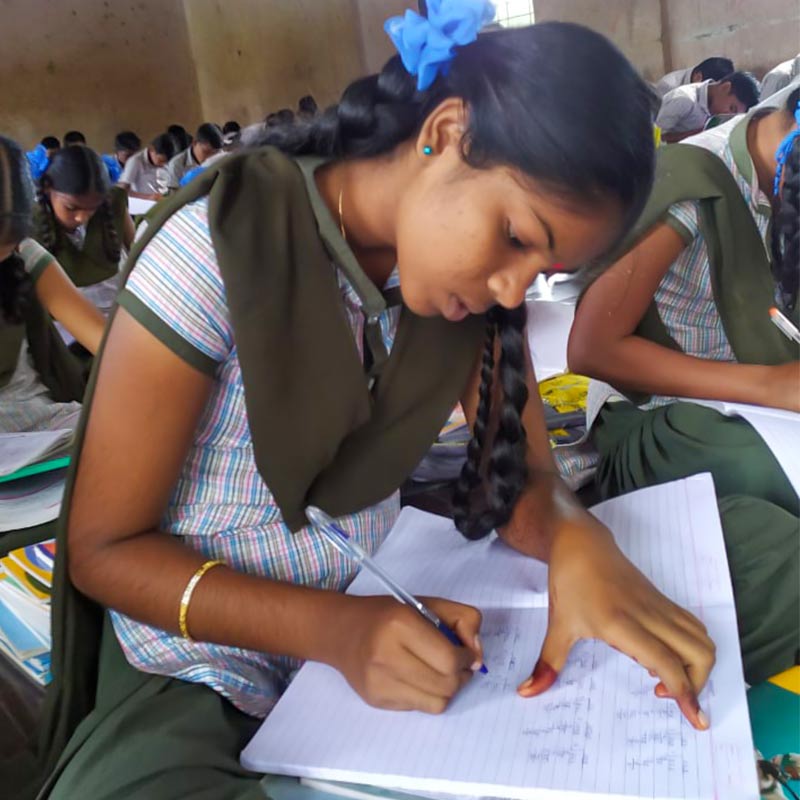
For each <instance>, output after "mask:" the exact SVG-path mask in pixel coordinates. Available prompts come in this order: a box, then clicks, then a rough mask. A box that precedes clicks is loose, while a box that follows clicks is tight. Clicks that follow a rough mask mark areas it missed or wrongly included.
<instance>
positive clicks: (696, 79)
mask: <svg viewBox="0 0 800 800" xmlns="http://www.w3.org/2000/svg"><path fill="white" fill-rule="evenodd" d="M734 69H735V67H734V66H733V61H731V60H730V59H729V58H724V57H723V56H712V57H711V58H706V59H704V60H703V61H701V62H700V63H699V64H698V65H697V66H696V67H689V68H688V69H676V70H675V71H674V72H668V73H667V74H666V75H665V76H664V77H663V78H661V79H660V80H659V81H657V82H656V83H655V85H654V86H653V88H654V89H655V90H656V93H657V94H658V96H659V97H664V95H665V94H667V93H668V92H671V91H672V90H673V89H677V88H678V87H679V86H686V85H687V84H689V83H703V81H720V80H722V79H723V78H724V77H726V76H727V75H730V74H731V73H732V72H733V71H734Z"/></svg>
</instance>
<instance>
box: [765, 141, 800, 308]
mask: <svg viewBox="0 0 800 800" xmlns="http://www.w3.org/2000/svg"><path fill="white" fill-rule="evenodd" d="M783 174H784V178H783V189H782V191H781V196H780V204H779V206H778V210H777V211H776V212H775V214H774V216H773V220H772V242H771V245H772V271H773V276H774V278H775V281H776V282H777V284H778V293H779V298H780V302H781V305H782V306H783V307H784V308H785V309H786V310H787V311H792V310H794V307H795V305H796V304H797V294H798V289H800V137H797V138H796V139H795V140H794V143H793V145H792V149H791V151H790V153H789V157H788V158H787V159H786V163H785V165H784V168H783Z"/></svg>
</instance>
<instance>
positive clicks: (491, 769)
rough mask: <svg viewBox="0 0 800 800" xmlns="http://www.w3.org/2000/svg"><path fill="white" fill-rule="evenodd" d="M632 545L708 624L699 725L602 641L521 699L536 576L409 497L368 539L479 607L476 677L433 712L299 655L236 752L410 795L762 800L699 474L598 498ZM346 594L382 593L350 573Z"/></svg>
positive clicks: (541, 627)
mask: <svg viewBox="0 0 800 800" xmlns="http://www.w3.org/2000/svg"><path fill="white" fill-rule="evenodd" d="M593 511H594V513H595V514H596V515H597V516H598V517H599V518H600V519H601V520H603V521H604V522H605V523H606V524H607V525H608V526H609V527H610V528H611V530H612V531H614V533H615V536H616V537H617V540H618V542H619V544H620V546H621V548H622V549H623V550H624V551H625V552H626V554H627V555H628V557H629V558H631V560H632V561H633V562H634V563H635V564H636V565H637V566H638V567H639V568H640V569H641V570H642V571H643V572H644V573H645V574H646V575H648V576H649V577H650V579H651V580H652V581H653V582H654V583H655V584H656V585H657V586H658V587H659V588H660V589H661V590H662V591H663V592H664V593H665V594H667V595H668V596H669V597H671V598H672V599H673V600H675V601H676V602H677V603H679V604H681V605H682V606H684V607H686V608H689V609H690V610H691V611H692V612H693V613H694V614H696V615H697V616H698V617H699V618H700V619H701V620H702V621H703V622H704V623H705V625H706V626H707V628H708V630H709V632H710V634H711V636H712V638H713V639H714V640H715V642H716V645H717V664H716V666H715V668H714V670H713V672H712V675H711V679H710V681H709V683H708V685H707V687H706V689H705V690H704V692H703V694H702V695H701V704H702V706H703V708H704V709H705V710H706V712H707V713H708V715H709V717H710V719H711V730H710V731H707V732H697V731H695V730H694V729H693V728H692V727H691V726H690V725H689V724H688V723H687V722H685V720H684V719H683V718H682V717H681V715H680V714H679V712H678V709H677V707H676V705H675V704H674V703H673V702H672V701H665V700H659V699H657V698H656V697H654V695H653V687H654V685H655V683H656V680H655V679H653V678H651V677H650V676H649V675H648V673H647V671H646V670H644V669H642V668H641V667H639V666H638V665H637V664H635V663H634V662H633V661H631V660H630V659H628V658H627V657H625V656H623V655H622V654H621V653H618V652H617V651H615V650H613V649H611V648H610V647H608V646H606V645H605V644H603V643H601V642H597V641H584V642H581V643H579V644H578V645H577V646H575V647H574V648H573V650H572V653H571V656H570V659H569V661H568V663H567V665H566V668H565V669H564V670H563V672H562V674H561V676H560V678H559V680H558V682H557V684H556V685H555V686H554V687H553V688H552V689H551V690H549V691H548V692H546V693H545V694H543V695H542V696H540V697H538V698H534V699H527V700H526V699H522V698H520V697H518V696H517V694H516V692H515V688H516V686H517V685H518V684H519V683H520V682H521V681H522V680H523V679H524V678H525V677H527V675H528V674H529V673H530V670H531V668H532V666H533V664H534V662H535V660H536V658H537V656H538V653H539V649H540V647H541V643H542V640H543V637H544V633H545V629H546V623H547V573H546V568H545V567H544V565H542V564H541V563H539V562H536V561H533V560H531V559H528V558H525V557H524V556H521V555H519V554H517V553H516V552H514V551H512V550H511V549H510V548H508V547H506V546H505V545H504V544H503V543H502V542H501V541H500V540H499V539H497V537H495V536H492V537H489V538H487V539H485V540H483V541H480V542H466V541H465V540H464V539H463V538H462V537H461V536H460V535H459V534H458V533H457V532H456V531H455V529H454V528H453V527H452V523H451V522H450V520H447V519H445V518H442V517H437V516H434V515H431V514H426V513H424V512H421V511H418V510H417V509H412V508H406V509H404V510H403V512H402V514H401V515H400V519H399V520H398V522H397V524H396V526H395V528H394V529H393V531H392V533H391V534H390V535H389V537H388V539H387V540H386V542H385V543H384V545H383V546H382V547H381V549H380V551H379V553H378V556H377V558H378V560H379V561H380V563H381V564H382V565H383V566H384V567H385V568H386V569H387V570H389V571H390V572H391V574H392V575H393V577H395V578H396V579H397V580H398V581H400V582H401V583H403V584H404V585H405V586H406V588H408V589H409V590H411V591H412V592H414V593H417V594H423V595H425V594H427V595H440V596H444V597H450V598H452V599H455V600H460V601H462V602H467V603H472V604H474V605H476V606H477V607H478V608H480V609H481V610H482V612H483V615H484V617H483V626H482V629H481V636H482V640H483V645H484V651H485V656H486V663H487V666H488V668H489V674H488V675H485V676H484V675H476V676H475V677H474V678H473V680H472V681H471V683H470V684H469V685H468V686H467V687H466V688H465V689H464V690H462V691H461V693H459V695H457V697H456V698H455V700H454V701H453V702H452V704H451V705H450V707H449V708H448V709H447V711H446V712H445V713H444V714H442V715H441V716H429V715H425V714H422V713H416V712H405V713H404V712H392V711H383V710H379V709H375V708H371V707H370V706H368V705H367V704H366V703H364V702H363V701H362V700H361V699H360V698H359V697H358V695H357V694H356V693H355V692H354V691H353V690H352V689H351V688H350V687H349V685H348V684H347V682H346V681H345V680H344V678H343V677H342V676H341V675H340V674H339V673H338V672H336V671H335V670H333V669H331V668H330V667H327V666H325V665H322V664H316V663H308V664H306V665H305V666H304V667H303V668H302V669H301V670H300V672H299V674H298V676H297V677H296V678H295V680H294V681H293V682H292V684H291V685H290V686H289V689H288V690H287V691H286V693H285V694H284V696H283V697H282V699H281V700H280V701H279V702H278V704H277V706H276V707H275V709H274V710H273V711H272V713H271V714H270V715H269V717H267V719H266V720H265V722H264V723H263V725H262V727H261V728H260V729H259V731H258V732H257V733H256V735H255V736H254V738H253V739H252V740H251V742H250V743H249V744H248V746H247V747H246V748H245V750H244V751H243V753H242V756H241V760H242V763H243V765H244V766H246V767H248V768H249V769H253V770H257V771H262V772H268V773H277V774H282V775H294V776H300V777H304V778H314V779H320V780H327V781H343V782H350V783H357V784H371V785H375V786H382V787H386V788H393V789H401V790H405V791H408V792H418V793H420V794H425V793H438V794H445V795H450V796H453V795H456V796H458V795H460V796H472V797H478V796H480V797H508V798H522V799H527V798H531V799H533V798H536V800H548V799H549V798H558V799H559V800H563V798H599V797H603V798H649V799H651V800H652V799H653V798H664V799H665V800H666V798H682V799H686V798H692V800H701V799H702V800H712V799H713V798H724V799H725V800H756V798H758V787H757V783H756V776H755V762H754V758H753V743H752V737H751V734H750V726H749V719H748V714H747V703H746V699H745V684H744V678H743V674H742V666H741V659H740V656H739V643H738V636H737V628H736V616H735V611H734V606H733V594H732V590H731V583H730V578H729V575H728V569H727V561H726V557H725V550H724V546H723V540H722V531H721V528H720V522H719V515H718V513H717V507H716V501H715V497H714V487H713V482H712V479H711V476H710V475H707V474H706V475H699V476H694V477H692V478H689V479H686V480H682V481H676V482H674V483H670V484H665V485H662V486H657V487H652V488H648V489H643V490H640V491H638V492H633V493H631V494H629V495H626V496H624V497H620V498H616V499H614V500H611V501H607V502H605V503H601V504H600V505H598V506H596V507H595V508H594V509H593ZM350 591H351V592H352V593H354V594H380V593H382V592H381V591H380V587H379V586H377V585H376V584H375V583H374V582H373V580H372V579H371V578H370V576H368V575H366V574H363V573H362V574H360V575H359V576H358V577H357V579H356V580H355V581H354V583H353V585H352V586H351V589H350Z"/></svg>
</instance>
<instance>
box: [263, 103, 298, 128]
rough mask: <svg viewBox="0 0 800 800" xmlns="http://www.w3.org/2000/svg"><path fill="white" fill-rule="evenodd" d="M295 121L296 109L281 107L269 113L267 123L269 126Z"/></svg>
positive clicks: (289, 123) (288, 123)
mask: <svg viewBox="0 0 800 800" xmlns="http://www.w3.org/2000/svg"><path fill="white" fill-rule="evenodd" d="M293 122H294V111H292V109H291V108H281V109H278V111H273V112H272V113H271V114H268V115H267V119H266V124H267V127H269V128H274V127H275V126H277V125H291V124H292V123H293Z"/></svg>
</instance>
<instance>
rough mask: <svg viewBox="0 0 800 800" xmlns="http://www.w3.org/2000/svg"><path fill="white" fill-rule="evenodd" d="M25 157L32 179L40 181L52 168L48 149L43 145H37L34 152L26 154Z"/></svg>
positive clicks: (30, 151)
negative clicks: (50, 167)
mask: <svg viewBox="0 0 800 800" xmlns="http://www.w3.org/2000/svg"><path fill="white" fill-rule="evenodd" d="M25 156H26V158H27V159H28V169H30V171H31V177H32V178H33V179H34V180H35V181H38V180H39V179H40V178H41V177H42V175H44V173H45V172H47V168H48V167H49V166H50V158H49V156H48V155H47V148H46V147H45V146H44V145H43V144H37V145H36V147H34V148H33V150H29V151H28V152H27V153H25Z"/></svg>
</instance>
